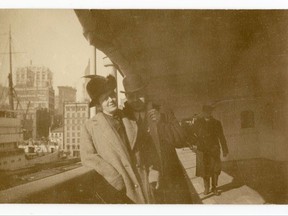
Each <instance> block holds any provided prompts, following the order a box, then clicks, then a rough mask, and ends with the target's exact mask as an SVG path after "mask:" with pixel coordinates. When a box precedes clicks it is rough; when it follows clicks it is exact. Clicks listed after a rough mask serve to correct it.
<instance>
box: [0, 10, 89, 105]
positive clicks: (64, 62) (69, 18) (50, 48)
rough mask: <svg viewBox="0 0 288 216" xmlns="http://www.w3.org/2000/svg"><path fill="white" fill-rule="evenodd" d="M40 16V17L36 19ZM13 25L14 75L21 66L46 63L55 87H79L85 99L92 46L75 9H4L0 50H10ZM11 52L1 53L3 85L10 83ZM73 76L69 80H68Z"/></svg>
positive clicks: (78, 94)
mask: <svg viewBox="0 0 288 216" xmlns="http://www.w3.org/2000/svg"><path fill="white" fill-rule="evenodd" d="M36 17H37V18H36ZM9 27H11V32H12V46H13V47H12V52H20V53H17V54H15V55H13V57H12V63H13V76H14V78H15V72H16V69H17V68H18V67H25V66H29V65H30V64H31V63H32V65H35V66H45V67H48V68H50V70H51V71H52V73H53V88H54V90H55V91H56V94H58V89H57V86H71V87H74V88H77V89H79V91H77V100H82V95H81V92H82V91H81V90H80V89H81V88H82V83H83V80H82V78H81V77H82V76H83V75H84V70H85V68H86V67H87V64H88V61H89V56H90V48H91V47H90V46H89V44H88V43H87V41H86V39H85V38H84V37H83V34H82V27H81V25H80V23H79V21H78V19H77V17H76V15H75V13H74V11H73V10H71V9H70V10H46V9H44V10H31V9H29V10H23V9H22V10H18V9H13V10H1V11H0V29H1V30H0V53H7V52H8V36H9V34H8V33H9ZM8 73H9V55H7V54H2V55H0V84H2V85H4V86H8V80H7V76H8ZM68 76H69V79H66V78H67V77H68Z"/></svg>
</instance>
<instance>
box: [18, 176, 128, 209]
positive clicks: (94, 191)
mask: <svg viewBox="0 0 288 216" xmlns="http://www.w3.org/2000/svg"><path fill="white" fill-rule="evenodd" d="M15 203H30V204H31V203H34V204H37V203H38V204H39V203H47V204H53V203H55V204H56V203H57V204H133V202H132V201H131V200H130V199H129V198H128V197H127V196H126V195H125V193H124V192H123V193H121V192H118V191H117V190H116V189H114V188H113V187H112V186H111V185H110V184H109V183H108V182H106V181H105V180H104V178H103V177H102V176H100V175H99V174H97V173H96V172H94V171H91V172H88V173H86V174H84V175H81V176H79V177H76V178H73V179H71V180H69V181H65V182H64V183H62V184H58V185H56V186H55V185H54V186H53V187H52V188H47V189H45V190H42V191H39V192H37V193H34V194H32V195H29V196H28V197H26V198H21V200H16V201H15Z"/></svg>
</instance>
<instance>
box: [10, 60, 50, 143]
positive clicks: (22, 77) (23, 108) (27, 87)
mask: <svg viewBox="0 0 288 216" xmlns="http://www.w3.org/2000/svg"><path fill="white" fill-rule="evenodd" d="M52 83H53V73H52V72H51V71H50V69H49V68H47V67H43V66H34V65H30V66H27V67H20V68H18V69H17V70H16V76H15V91H16V94H17V98H18V100H14V107H15V109H17V111H18V112H20V113H22V114H23V116H24V117H23V120H31V119H32V120H33V126H32V128H33V129H32V137H33V138H36V137H37V128H36V127H37V125H36V111H37V110H39V109H41V110H43V109H45V110H47V112H48V113H49V115H50V118H51V117H52V116H53V115H54V109H55V93H54V89H53V86H52ZM24 124H25V123H24ZM29 128H30V127H29ZM26 130H28V128H27V129H26ZM28 134H29V133H28Z"/></svg>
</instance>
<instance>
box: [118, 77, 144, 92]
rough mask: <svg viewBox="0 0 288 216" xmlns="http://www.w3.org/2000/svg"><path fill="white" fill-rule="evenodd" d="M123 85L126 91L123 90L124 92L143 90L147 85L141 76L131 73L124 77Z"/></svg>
mask: <svg viewBox="0 0 288 216" xmlns="http://www.w3.org/2000/svg"><path fill="white" fill-rule="evenodd" d="M123 86H124V89H125V91H121V92H122V93H133V92H137V91H140V90H142V89H143V88H145V87H146V86H147V85H146V84H145V83H144V82H143V80H142V78H141V76H139V75H137V74H131V75H127V76H125V77H124V79H123Z"/></svg>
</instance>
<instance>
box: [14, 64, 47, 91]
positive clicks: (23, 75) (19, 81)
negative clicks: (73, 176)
mask: <svg viewBox="0 0 288 216" xmlns="http://www.w3.org/2000/svg"><path fill="white" fill-rule="evenodd" d="M52 83H53V73H52V72H51V71H50V69H49V68H47V67H43V66H34V65H30V66H27V67H20V68H17V70H16V80H15V84H16V86H19V87H24V86H27V87H38V88H43V87H52Z"/></svg>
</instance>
